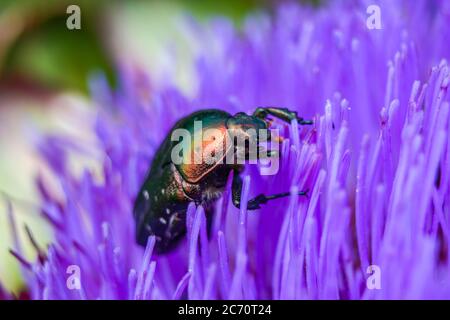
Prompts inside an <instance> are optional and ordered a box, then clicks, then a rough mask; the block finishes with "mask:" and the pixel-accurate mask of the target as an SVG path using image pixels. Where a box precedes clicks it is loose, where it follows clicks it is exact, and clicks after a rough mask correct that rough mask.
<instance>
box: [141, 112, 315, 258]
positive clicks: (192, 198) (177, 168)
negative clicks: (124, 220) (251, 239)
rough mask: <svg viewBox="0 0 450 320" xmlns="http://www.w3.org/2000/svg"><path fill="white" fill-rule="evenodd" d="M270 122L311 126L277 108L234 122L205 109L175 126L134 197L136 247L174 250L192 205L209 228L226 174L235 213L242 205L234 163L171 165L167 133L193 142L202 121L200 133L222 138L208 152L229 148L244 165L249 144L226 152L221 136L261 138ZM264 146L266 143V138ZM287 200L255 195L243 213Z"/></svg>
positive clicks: (239, 115)
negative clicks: (150, 242)
mask: <svg viewBox="0 0 450 320" xmlns="http://www.w3.org/2000/svg"><path fill="white" fill-rule="evenodd" d="M269 116H271V117H274V118H278V119H280V120H283V121H285V122H288V123H290V122H291V121H292V120H294V119H297V121H298V123H299V124H301V125H310V124H312V121H308V120H304V119H303V118H300V117H298V116H297V113H296V112H294V111H290V110H288V109H286V108H276V107H258V108H256V110H255V111H254V112H253V114H252V115H247V114H246V113H244V112H239V113H237V114H235V115H234V116H233V115H231V114H230V113H228V112H225V111H222V110H217V109H207V110H201V111H197V112H194V113H192V114H190V115H188V116H186V117H184V118H182V119H181V120H179V121H178V122H177V123H176V124H175V125H174V126H173V128H172V129H171V131H170V133H169V135H168V136H167V137H166V138H165V139H164V141H163V142H162V143H161V145H160V147H159V148H158V150H157V152H156V154H155V156H154V158H153V160H152V163H151V166H150V170H149V171H148V173H147V175H146V177H145V180H144V183H143V184H142V186H141V188H140V191H139V193H138V194H137V197H136V200H135V203H134V208H133V214H134V219H135V222H136V241H137V243H138V244H140V245H142V246H145V245H146V243H147V239H148V237H149V236H151V235H154V236H155V239H156V244H155V249H156V251H157V252H158V253H165V252H169V251H170V250H172V249H173V248H175V247H176V245H177V244H178V243H179V242H180V240H181V239H182V238H183V236H184V235H185V234H186V212H187V208H188V205H189V204H190V203H191V202H195V203H196V204H197V205H200V204H201V205H203V207H204V208H205V212H206V213H207V219H208V220H209V221H208V223H209V222H210V220H211V217H210V216H211V214H210V212H211V211H212V210H211V209H212V207H211V206H212V204H213V203H214V201H215V200H216V199H218V198H219V197H220V196H221V194H222V192H223V191H224V189H225V186H226V183H227V180H228V176H229V175H230V174H231V172H233V180H232V187H231V194H232V202H233V204H234V206H236V207H237V208H240V206H241V205H242V204H241V190H242V184H243V182H242V178H241V177H240V173H241V172H242V171H243V169H244V164H242V163H236V162H233V163H232V164H228V163H224V162H223V161H221V162H219V161H217V162H212V163H211V161H210V162H209V163H206V161H203V162H194V163H192V162H191V163H175V162H174V161H173V157H172V151H173V149H174V147H175V146H176V144H177V142H176V141H173V139H172V137H171V133H173V132H174V130H175V129H184V130H187V132H189V134H191V135H192V136H195V135H196V134H199V132H195V130H194V129H195V122H196V121H201V123H202V129H201V130H202V131H203V132H204V131H205V130H207V129H211V128H212V129H216V130H219V132H220V133H221V134H220V135H222V136H221V137H220V138H221V139H215V138H214V139H213V140H212V141H210V142H209V144H210V145H209V146H210V147H211V145H212V147H213V151H215V149H218V148H221V147H223V148H225V150H226V152H225V153H227V152H229V151H230V150H231V148H232V149H233V150H231V151H233V152H236V154H241V155H242V154H244V156H245V157H246V159H247V160H248V157H249V145H248V144H245V145H244V147H242V146H236V145H232V146H230V143H228V145H227V144H225V143H224V141H225V139H223V136H225V134H226V132H229V131H232V132H233V133H234V135H235V136H237V137H238V138H249V137H248V132H249V131H248V130H249V129H255V131H256V132H260V131H259V130H260V129H265V130H266V131H268V129H269V127H270V124H271V119H269V118H268V117H269ZM227 130H228V131H227ZM269 133H270V132H269ZM256 140H257V143H258V147H259V143H260V142H261V141H260V140H262V139H261V137H260V136H259V134H257V136H256ZM266 141H270V135H269V137H267V139H266ZM190 150H191V151H192V152H190V154H189V155H187V157H191V156H192V155H195V152H197V151H196V150H195V149H194V148H192V149H190ZM273 154H274V153H273V152H271V151H270V150H269V151H268V153H267V155H268V156H272V155H273ZM182 156H183V155H182ZM184 156H186V155H184ZM298 194H299V195H306V192H305V191H303V192H299V193H298ZM289 195H290V193H289V192H284V193H279V194H273V195H267V196H266V195H264V194H260V195H258V196H257V197H255V198H253V199H251V200H249V201H248V203H247V204H246V205H247V210H256V209H259V208H260V205H261V204H265V203H267V202H268V201H270V200H273V199H277V198H282V197H286V196H289Z"/></svg>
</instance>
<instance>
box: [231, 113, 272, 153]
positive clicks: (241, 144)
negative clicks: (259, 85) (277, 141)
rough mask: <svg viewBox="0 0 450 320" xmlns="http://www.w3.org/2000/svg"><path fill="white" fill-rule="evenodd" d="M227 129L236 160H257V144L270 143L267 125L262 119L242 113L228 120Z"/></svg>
mask: <svg viewBox="0 0 450 320" xmlns="http://www.w3.org/2000/svg"><path fill="white" fill-rule="evenodd" d="M227 128H228V132H229V134H230V136H231V137H230V138H231V141H233V143H234V150H235V152H236V155H237V157H238V159H243V160H249V159H256V158H258V150H259V149H258V148H259V144H260V143H261V142H266V141H270V131H269V124H268V123H267V122H266V121H264V120H263V119H260V118H257V117H254V116H249V115H247V114H245V113H243V112H239V113H237V114H235V115H234V116H233V117H232V118H230V119H229V120H228V122H227Z"/></svg>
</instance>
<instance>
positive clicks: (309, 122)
mask: <svg viewBox="0 0 450 320" xmlns="http://www.w3.org/2000/svg"><path fill="white" fill-rule="evenodd" d="M297 122H298V124H299V125H302V126H304V125H313V124H314V121H313V120H305V119H303V118H301V117H297Z"/></svg>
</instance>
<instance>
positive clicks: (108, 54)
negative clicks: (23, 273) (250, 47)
mask: <svg viewBox="0 0 450 320" xmlns="http://www.w3.org/2000/svg"><path fill="white" fill-rule="evenodd" d="M277 2H280V1H273V0H272V1H271V0H259V1H257V0H227V1H214V0H190V1H188V0H186V1H182V0H178V1H168V0H165V1H162V0H160V1H151V0H149V1H142V0H131V1H119V0H117V1H114V0H79V1H75V0H72V1H65V0H39V1H38V0H0V282H2V283H3V284H4V285H5V286H6V289H7V290H12V291H14V292H16V293H18V292H20V290H21V280H20V275H19V268H18V264H17V262H16V261H15V259H14V258H12V256H11V255H10V254H9V252H8V249H9V248H10V247H11V246H12V232H11V230H10V228H9V222H8V215H7V212H8V204H10V205H11V206H12V209H13V212H14V216H15V218H16V220H17V225H18V227H19V231H20V232H19V236H20V238H21V242H22V243H24V245H25V249H26V253H27V258H29V259H33V258H34V250H32V248H31V247H30V246H29V245H27V243H29V241H28V240H27V238H26V237H25V234H24V232H23V225H24V224H26V225H28V226H29V227H30V228H31V229H32V230H33V233H34V236H35V237H36V238H37V239H38V242H39V244H40V245H41V246H42V247H45V244H46V243H48V241H50V240H51V236H52V235H51V232H50V230H49V228H48V227H47V225H46V224H45V223H43V222H42V220H41V219H40V218H39V216H38V211H37V204H38V197H37V193H36V190H35V186H34V178H35V177H36V175H37V174H38V173H40V174H44V175H45V174H46V173H47V174H48V172H47V171H48V170H47V169H46V167H45V165H44V164H43V163H42V161H41V159H39V157H38V156H37V154H36V152H35V148H34V145H35V143H36V141H37V140H38V139H39V133H41V132H43V133H46V132H58V133H64V134H67V135H72V136H75V137H77V139H79V140H80V141H82V142H83V144H86V145H92V146H95V138H94V137H92V136H91V135H90V134H89V132H90V130H86V129H88V128H89V126H90V121H91V120H92V119H93V112H95V106H93V105H91V104H90V102H89V99H88V86H87V85H88V81H87V80H88V78H89V75H90V74H92V73H93V72H95V71H99V70H100V71H102V72H104V73H105V74H106V75H107V77H108V79H109V81H110V83H111V85H112V86H114V84H115V82H116V79H115V71H114V70H115V68H116V66H118V65H119V64H120V63H123V62H125V63H127V64H129V65H131V66H134V65H135V66H139V68H141V69H143V70H144V71H146V72H148V73H149V74H150V75H151V77H152V81H154V84H155V85H158V82H159V81H163V80H164V78H165V77H167V70H170V72H171V74H170V76H171V77H172V79H173V81H175V83H176V84H177V85H178V86H179V87H180V88H181V90H183V91H184V92H185V93H186V94H189V93H191V92H192V74H193V66H192V61H193V57H194V56H195V50H196V44H195V43H193V42H192V39H189V38H188V37H187V36H186V34H184V33H183V28H182V25H180V23H179V21H180V18H181V17H182V16H183V15H184V14H185V13H186V12H188V13H189V14H191V15H193V16H194V17H195V18H197V19H199V20H200V21H207V20H208V19H209V18H211V17H213V16H217V15H221V16H227V17H229V18H230V19H232V21H233V22H234V23H235V24H236V25H237V26H239V25H240V23H241V21H242V18H243V17H245V16H246V15H247V14H248V13H249V12H252V11H255V10H265V11H269V12H270V11H271V10H272V7H273V6H274V4H275V3H277ZM304 2H305V1H304ZM306 2H308V3H309V4H312V5H317V4H318V1H306ZM72 4H76V5H78V6H79V7H80V9H81V30H68V29H67V27H66V19H67V18H68V16H69V14H67V13H66V9H67V7H68V6H69V5H72ZM168 48H170V49H171V50H170V52H171V54H172V56H170V57H168V56H167V52H168V51H167V49H168ZM80 123H84V125H85V126H84V127H83V126H80V125H79V124H80ZM84 160H85V159H77V161H75V162H76V164H77V166H79V167H80V166H84V165H92V166H95V163H94V164H92V163H89V161H88V160H86V161H84Z"/></svg>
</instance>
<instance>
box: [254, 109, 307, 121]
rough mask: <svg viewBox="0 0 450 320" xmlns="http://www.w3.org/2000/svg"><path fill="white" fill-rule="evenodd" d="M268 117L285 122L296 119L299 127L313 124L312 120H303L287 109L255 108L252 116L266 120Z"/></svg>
mask: <svg viewBox="0 0 450 320" xmlns="http://www.w3.org/2000/svg"><path fill="white" fill-rule="evenodd" d="M268 115H271V116H273V117H275V118H278V119H281V120H283V121H285V122H289V123H290V122H291V121H292V120H294V119H297V121H298V124H300V125H309V124H313V121H312V120H305V119H303V118H301V117H299V116H297V112H296V111H291V110H289V109H287V108H276V107H259V108H256V110H255V112H253V116H255V117H257V118H260V119H266V117H267V116H268Z"/></svg>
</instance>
